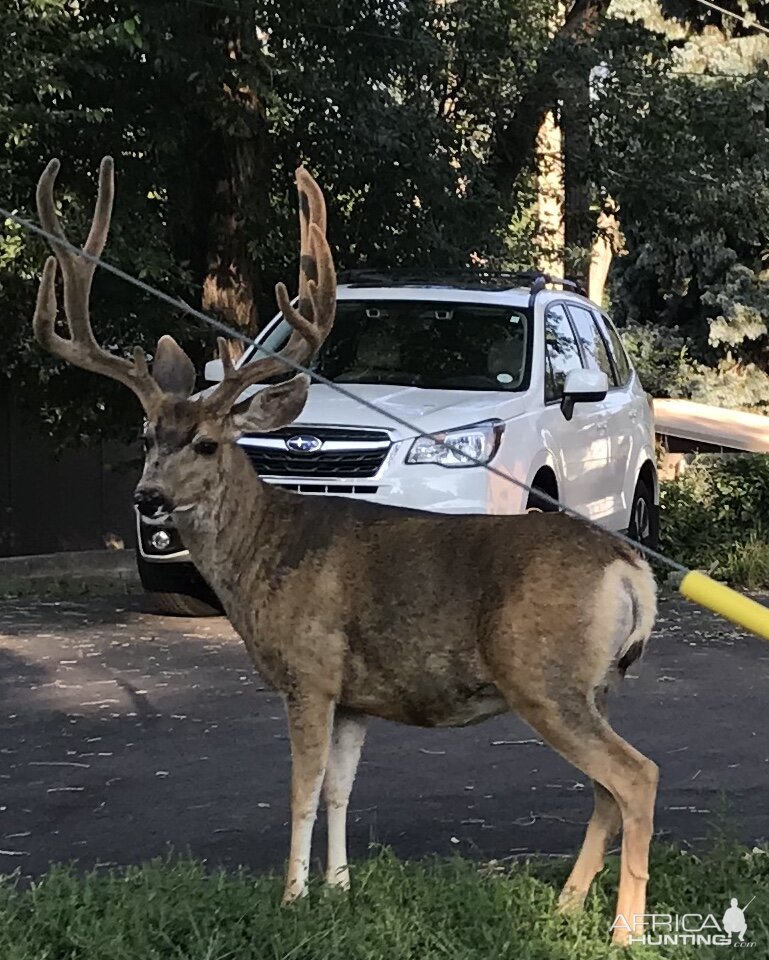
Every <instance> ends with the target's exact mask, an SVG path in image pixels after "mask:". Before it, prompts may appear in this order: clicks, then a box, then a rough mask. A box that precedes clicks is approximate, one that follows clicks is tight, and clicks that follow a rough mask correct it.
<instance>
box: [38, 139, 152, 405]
mask: <svg viewBox="0 0 769 960" xmlns="http://www.w3.org/2000/svg"><path fill="white" fill-rule="evenodd" d="M59 166H60V164H59V161H58V160H51V161H50V163H49V164H48V166H47V167H46V168H45V170H44V171H43V174H42V176H41V177H40V180H39V181H38V185H37V213H38V216H39V218H40V223H41V224H42V226H43V229H44V230H46V231H47V232H48V233H50V234H53V236H55V237H59V238H60V239H61V240H63V241H65V242H67V238H66V236H65V234H64V231H63V230H62V227H61V224H60V223H59V218H58V216H57V215H56V208H55V204H54V199H53V185H54V183H55V181H56V174H57V173H58V172H59ZM114 192H115V184H114V171H113V163H112V158H111V157H104V158H103V159H102V161H101V166H100V167H99V191H98V194H97V197H96V206H95V209H94V215H93V221H92V223H91V229H90V231H89V233H88V239H87V240H86V243H85V246H84V247H83V250H84V252H85V253H87V254H89V255H90V256H92V257H98V256H100V255H101V252H102V250H103V249H104V244H105V243H106V242H107V233H108V232H109V224H110V219H111V216H112V198H113V195H114ZM49 244H50V247H51V249H52V250H53V252H54V254H55V256H53V257H49V258H48V259H47V260H46V262H45V267H44V268H43V276H42V278H41V280H40V289H39V290H38V294H37V305H36V307H35V317H34V320H33V326H34V330H35V336H36V337H37V340H38V343H39V344H40V345H41V346H42V347H43V348H44V349H46V350H48V351H49V352H50V353H52V354H54V356H57V357H61V359H62V360H66V361H67V362H68V363H72V364H74V365H75V366H77V367H82V368H83V369H84V370H92V371H93V372H94V373H101V374H104V376H107V377H111V378H112V379H113V380H119V381H120V383H124V384H125V385H126V386H127V387H130V388H131V390H133V392H134V393H135V394H136V396H137V397H138V398H139V400H140V401H141V404H142V406H143V407H144V409H145V410H146V411H149V409H150V408H151V407H152V406H154V404H155V403H156V401H157V400H159V399H160V397H161V395H162V391H161V389H160V387H159V386H158V384H157V383H156V382H155V381H154V380H153V379H152V376H151V374H150V372H149V369H148V367H147V360H146V358H145V356H144V351H143V350H142V349H141V347H135V348H134V352H133V360H127V359H124V358H123V357H118V356H115V355H114V354H112V353H109V351H107V350H104V349H103V348H102V347H100V346H99V344H98V343H97V342H96V339H95V337H94V335H93V330H92V329H91V321H90V316H89V309H88V302H89V299H90V295H91V283H92V281H93V275H94V271H95V270H96V264H95V263H94V261H93V260H87V259H86V258H85V257H83V256H82V255H80V254H76V253H73V252H72V251H71V250H69V249H67V248H66V247H63V246H61V245H60V244H58V243H56V242H55V241H54V240H51V241H49ZM57 261H58V265H59V267H61V273H62V277H63V278H64V313H65V315H66V318H67V325H68V327H69V334H70V335H69V339H67V338H66V337H62V336H60V335H59V334H58V333H56V329H55V325H56V313H57V307H56V286H55V281H56V266H57Z"/></svg>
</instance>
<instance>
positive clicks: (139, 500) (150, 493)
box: [134, 487, 173, 517]
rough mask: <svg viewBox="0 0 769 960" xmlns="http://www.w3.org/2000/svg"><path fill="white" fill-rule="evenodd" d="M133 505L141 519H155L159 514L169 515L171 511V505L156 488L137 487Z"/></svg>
mask: <svg viewBox="0 0 769 960" xmlns="http://www.w3.org/2000/svg"><path fill="white" fill-rule="evenodd" d="M134 503H135V504H136V509H137V510H138V511H139V513H140V514H141V515H142V516H143V517H155V516H157V515H158V514H160V513H170V512H171V510H173V504H171V503H169V501H168V500H167V499H166V497H165V496H164V495H163V493H162V491H160V490H158V488H157V487H137V489H136V492H135V493H134Z"/></svg>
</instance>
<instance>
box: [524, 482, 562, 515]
mask: <svg viewBox="0 0 769 960" xmlns="http://www.w3.org/2000/svg"><path fill="white" fill-rule="evenodd" d="M541 494H544V495H545V496H544V497H543V496H541ZM548 496H550V497H552V496H553V494H551V493H548V491H547V490H542V491H540V489H539V488H538V487H532V489H531V490H530V491H529V499H528V500H527V501H526V513H556V512H557V507H554V506H553V504H552V503H550V501H549V500H546V499H545V497H548ZM553 499H555V497H553Z"/></svg>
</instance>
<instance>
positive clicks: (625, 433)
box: [598, 314, 650, 527]
mask: <svg viewBox="0 0 769 960" xmlns="http://www.w3.org/2000/svg"><path fill="white" fill-rule="evenodd" d="M598 321H599V324H600V325H601V328H602V330H603V331H605V334H606V345H607V347H608V348H609V353H610V355H611V360H612V363H613V365H614V370H615V373H616V387H614V388H613V389H612V390H610V391H609V392H610V394H612V395H614V396H615V397H616V408H617V415H616V416H615V418H614V423H613V426H612V427H611V442H612V451H611V455H612V458H613V459H614V460H615V461H616V467H617V477H618V483H619V484H620V485H621V489H622V490H623V491H624V495H623V496H622V497H621V501H622V502H621V506H620V508H619V509H620V514H621V516H618V525H619V526H621V527H626V526H627V519H628V511H629V510H630V504H631V500H632V496H633V491H634V489H635V485H636V482H637V480H638V477H637V476H636V475H635V472H636V471H637V469H638V463H639V462H640V461H641V459H642V451H643V450H644V449H647V448H648V447H649V444H650V434H649V430H648V406H647V402H648V401H647V399H646V395H645V394H644V392H643V390H641V389H639V387H638V383H637V381H636V382H634V380H633V371H632V368H631V366H630V362H629V361H628V358H627V354H626V353H625V348H624V347H623V346H622V341H621V340H620V338H619V334H618V333H617V330H616V328H615V327H614V324H613V323H612V322H611V320H610V319H609V317H607V316H606V314H599V315H598ZM631 472H632V473H631Z"/></svg>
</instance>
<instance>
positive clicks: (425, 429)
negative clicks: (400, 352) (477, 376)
mask: <svg viewBox="0 0 769 960" xmlns="http://www.w3.org/2000/svg"><path fill="white" fill-rule="evenodd" d="M343 389H344V390H345V391H346V393H347V394H348V395H347V396H345V395H342V394H340V393H339V392H338V391H336V390H334V389H333V388H331V387H329V386H326V385H325V384H321V383H315V384H313V385H312V386H311V387H310V392H309V396H308V399H307V404H306V405H305V408H304V410H303V411H302V414H301V416H299V417H298V418H297V420H296V422H297V424H307V425H310V424H314V425H316V426H321V425H329V426H330V425H338V426H347V427H381V428H385V429H389V430H390V431H391V432H392V433H393V434H395V435H396V436H397V437H400V438H406V437H414V436H418V435H419V434H422V433H439V432H441V431H443V430H450V429H452V428H453V427H466V426H469V425H470V424H473V423H479V422H480V421H482V420H491V419H498V420H509V419H511V418H512V417H515V416H518V415H519V414H521V413H524V412H525V411H526V400H525V395H524V394H509V393H498V392H496V391H495V392H485V391H484V392H481V391H477V390H429V389H423V388H421V387H402V386H386V385H382V384H362V383H346V384H344V387H343ZM357 398H359V399H360V400H362V401H364V403H360V402H358V399H357ZM366 403H370V404H373V405H374V406H375V407H377V408H378V410H373V409H372V408H371V407H368V406H366V405H365V404H366ZM399 420H404V421H406V422H408V423H410V424H413V427H414V428H415V429H409V428H407V427H405V426H404V425H403V424H402V423H399V422H398V421H399Z"/></svg>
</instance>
